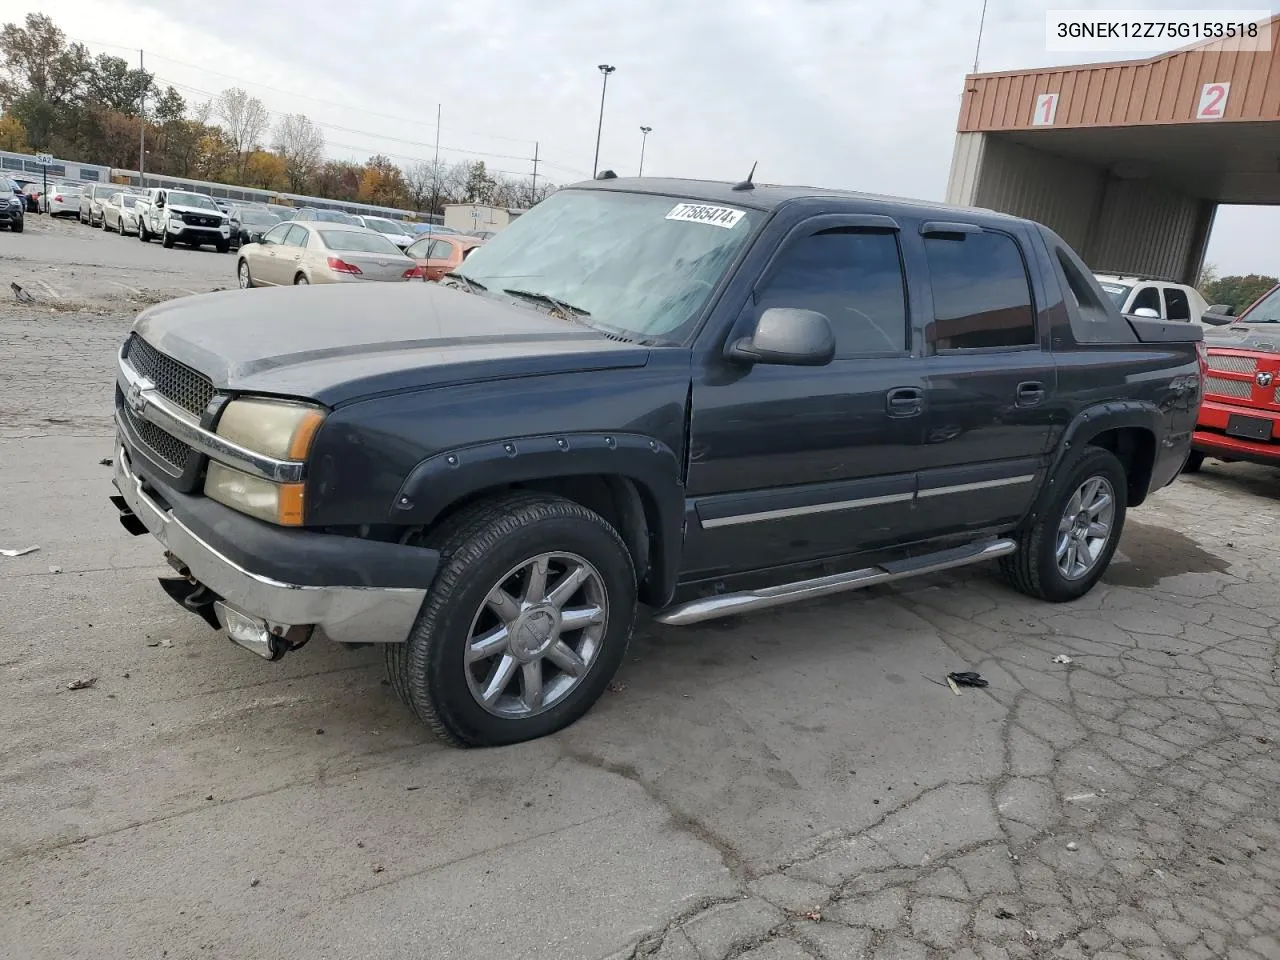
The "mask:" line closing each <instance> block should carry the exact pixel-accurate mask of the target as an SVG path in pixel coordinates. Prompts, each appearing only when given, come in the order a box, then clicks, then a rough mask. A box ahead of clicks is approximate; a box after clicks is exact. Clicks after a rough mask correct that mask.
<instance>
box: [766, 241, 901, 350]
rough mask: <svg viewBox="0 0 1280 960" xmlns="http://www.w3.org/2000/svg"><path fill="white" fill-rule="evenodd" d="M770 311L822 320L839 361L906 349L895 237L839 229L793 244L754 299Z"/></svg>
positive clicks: (898, 258) (899, 258)
mask: <svg viewBox="0 0 1280 960" xmlns="http://www.w3.org/2000/svg"><path fill="white" fill-rule="evenodd" d="M768 307H795V308H799V309H803V310H816V311H817V312H818V313H821V314H824V315H825V316H826V318H827V319H828V320H829V321H831V329H832V330H833V331H834V332H835V336H836V356H837V357H849V356H856V355H858V354H867V353H897V352H900V351H902V350H905V349H907V303H906V294H905V291H904V284H903V274H902V260H901V257H900V256H899V253H898V235H897V234H896V233H895V232H884V231H876V232H871V231H867V230H865V229H851V228H845V227H837V228H835V229H832V230H823V231H820V232H819V233H814V234H810V235H809V236H807V237H805V238H803V239H802V240H799V241H797V242H795V243H793V244H791V245H790V246H789V247H788V248H787V249H786V251H784V253H783V255H782V257H781V259H780V260H779V262H778V264H777V265H776V267H775V268H774V271H773V274H772V276H771V277H770V278H769V280H768V282H767V284H766V285H765V287H764V289H763V290H762V291H761V292H760V294H759V295H758V297H757V300H756V308H757V310H761V311H763V310H765V309H767V308H768Z"/></svg>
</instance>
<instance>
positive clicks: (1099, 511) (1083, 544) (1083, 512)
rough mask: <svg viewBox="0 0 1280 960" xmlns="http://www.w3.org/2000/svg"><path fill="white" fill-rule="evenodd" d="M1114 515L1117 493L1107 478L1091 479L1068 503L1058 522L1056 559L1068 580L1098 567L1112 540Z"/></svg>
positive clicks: (1085, 574) (1059, 568) (1076, 578)
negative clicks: (1108, 543) (1109, 541)
mask: <svg viewBox="0 0 1280 960" xmlns="http://www.w3.org/2000/svg"><path fill="white" fill-rule="evenodd" d="M1115 513H1116V499H1115V491H1114V490H1112V488H1111V482H1110V481H1109V480H1107V479H1106V478H1105V477H1090V478H1089V479H1088V480H1086V481H1085V482H1084V483H1082V484H1081V485H1080V486H1079V488H1077V490H1076V492H1075V493H1074V494H1073V495H1072V497H1071V499H1070V500H1068V501H1067V507H1066V510H1064V511H1063V514H1062V519H1061V520H1060V521H1059V522H1058V541H1057V549H1056V550H1055V557H1056V558H1057V561H1058V571H1059V572H1060V573H1061V574H1062V575H1063V576H1064V577H1066V578H1067V579H1068V580H1079V579H1080V578H1082V577H1084V576H1087V575H1088V573H1089V572H1090V571H1091V570H1092V569H1093V568H1094V566H1095V565H1096V564H1097V562H1098V558H1099V557H1101V556H1102V553H1103V551H1104V550H1106V547H1107V541H1108V540H1109V539H1110V538H1111V528H1112V525H1113V524H1114V523H1115Z"/></svg>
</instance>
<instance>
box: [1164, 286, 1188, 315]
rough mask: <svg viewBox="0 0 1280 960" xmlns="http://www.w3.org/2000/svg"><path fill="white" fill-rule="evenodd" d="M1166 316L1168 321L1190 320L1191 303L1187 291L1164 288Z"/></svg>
mask: <svg viewBox="0 0 1280 960" xmlns="http://www.w3.org/2000/svg"><path fill="white" fill-rule="evenodd" d="M1164 315H1165V319H1167V320H1190V319H1191V301H1190V300H1188V299H1187V291H1185V290H1179V289H1178V288H1177V287H1165V288H1164Z"/></svg>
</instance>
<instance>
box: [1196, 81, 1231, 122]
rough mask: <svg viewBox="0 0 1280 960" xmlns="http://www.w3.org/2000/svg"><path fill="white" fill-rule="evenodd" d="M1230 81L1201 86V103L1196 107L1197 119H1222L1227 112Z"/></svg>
mask: <svg viewBox="0 0 1280 960" xmlns="http://www.w3.org/2000/svg"><path fill="white" fill-rule="evenodd" d="M1230 92H1231V84H1229V83H1206V84H1205V85H1204V86H1203V87H1201V88H1200V105H1199V106H1198V107H1196V119H1197V120H1221V119H1222V116H1223V114H1225V113H1226V112H1227V94H1229V93H1230Z"/></svg>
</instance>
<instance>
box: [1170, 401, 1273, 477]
mask: <svg viewBox="0 0 1280 960" xmlns="http://www.w3.org/2000/svg"><path fill="white" fill-rule="evenodd" d="M1232 414H1239V415H1241V416H1246V417H1254V418H1256V419H1259V420H1270V421H1271V439H1270V441H1266V440H1247V439H1244V438H1242V437H1232V436H1229V435H1228V434H1227V433H1226V429H1227V423H1228V421H1229V420H1230V417H1231V415H1232ZM1191 446H1192V448H1193V449H1195V450H1198V451H1199V452H1200V453H1203V454H1205V455H1207V456H1210V457H1217V458H1218V459H1220V460H1244V461H1247V462H1249V463H1263V464H1271V465H1275V464H1280V414H1276V413H1275V412H1273V411H1270V410H1263V409H1260V408H1258V407H1246V406H1234V405H1232V404H1229V403H1219V402H1218V401H1215V400H1206V401H1204V403H1202V404H1201V405H1200V417H1199V420H1198V421H1197V423H1196V432H1195V434H1194V435H1193V437H1192V441H1191Z"/></svg>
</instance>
